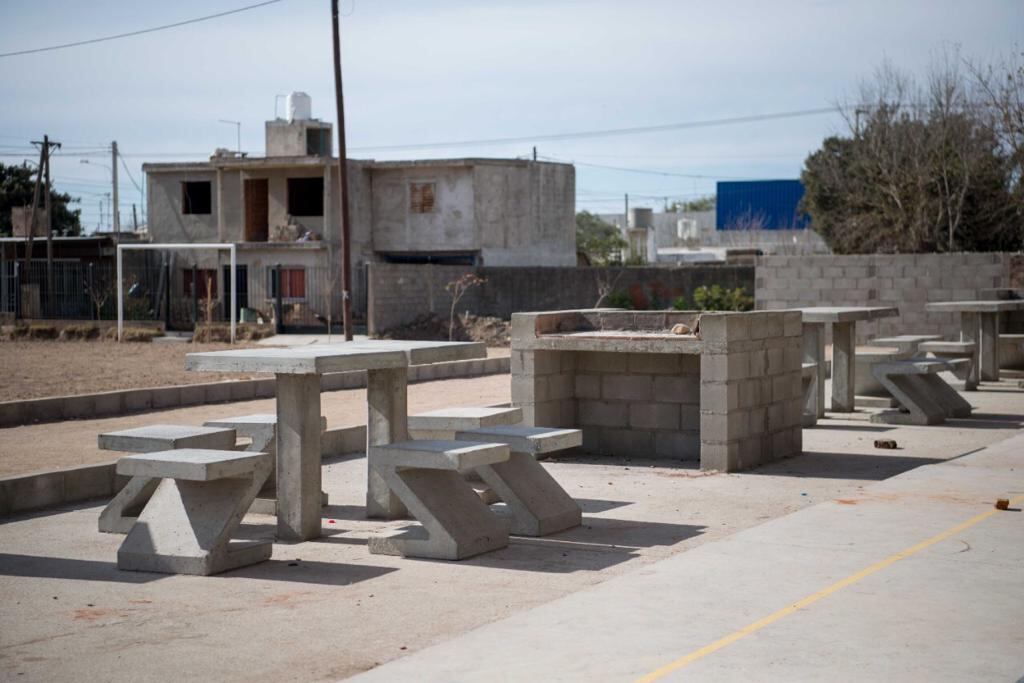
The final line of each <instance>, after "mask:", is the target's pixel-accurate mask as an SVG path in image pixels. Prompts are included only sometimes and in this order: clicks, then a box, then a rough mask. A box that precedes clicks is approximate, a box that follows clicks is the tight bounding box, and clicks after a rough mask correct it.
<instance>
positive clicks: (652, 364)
mask: <svg viewBox="0 0 1024 683" xmlns="http://www.w3.org/2000/svg"><path fill="white" fill-rule="evenodd" d="M627 356H628V361H627V369H628V372H633V373H641V374H648V375H675V374H678V373H679V361H680V358H681V356H679V355H678V354H671V353H630V354H627Z"/></svg>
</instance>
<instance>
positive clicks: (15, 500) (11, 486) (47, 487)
mask: <svg viewBox="0 0 1024 683" xmlns="http://www.w3.org/2000/svg"><path fill="white" fill-rule="evenodd" d="M4 481H5V484H4V488H5V489H7V492H6V494H5V496H4V497H5V498H7V500H8V501H9V503H8V504H7V505H5V507H8V508H9V511H10V512H23V511H27V510H38V509H40V508H45V507H53V506H55V505H60V504H62V503H63V502H64V473H63V472H61V471H59V470H58V471H54V472H42V473H39V474H29V475H25V476H22V477H9V478H7V479H6V480H4Z"/></svg>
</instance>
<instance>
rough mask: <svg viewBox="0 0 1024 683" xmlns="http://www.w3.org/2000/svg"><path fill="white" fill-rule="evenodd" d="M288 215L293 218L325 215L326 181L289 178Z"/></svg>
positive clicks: (321, 178) (321, 179)
mask: <svg viewBox="0 0 1024 683" xmlns="http://www.w3.org/2000/svg"><path fill="white" fill-rule="evenodd" d="M288 213H289V214H291V215H292V216H323V215H324V179H323V177H320V178H289V179H288Z"/></svg>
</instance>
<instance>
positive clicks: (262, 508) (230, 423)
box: [203, 413, 328, 515]
mask: <svg viewBox="0 0 1024 683" xmlns="http://www.w3.org/2000/svg"><path fill="white" fill-rule="evenodd" d="M203 424H204V425H206V426H207V427H227V428H230V429H234V430H235V431H236V432H237V433H238V436H241V437H243V438H247V439H249V440H250V441H249V445H248V446H247V447H246V449H245V450H247V451H255V452H257V453H269V454H270V460H271V467H270V476H269V477H267V482H266V483H265V484H264V485H263V490H262V491H260V492H259V494H258V495H257V496H256V500H255V501H253V504H252V509H251V510H250V512H255V513H257V514H261V515H276V514H277V415H275V414H274V413H254V414H252V415H238V416H236V417H225V418H221V419H218V420H207V421H206V422H204V423H203ZM326 429H327V418H326V417H323V416H322V415H321V416H320V431H321V432H323V431H325V430H326ZM320 497H321V502H322V504H323V505H327V501H328V499H327V493H325V492H323V491H321V492H320Z"/></svg>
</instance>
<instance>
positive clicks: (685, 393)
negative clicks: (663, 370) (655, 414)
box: [654, 375, 700, 403]
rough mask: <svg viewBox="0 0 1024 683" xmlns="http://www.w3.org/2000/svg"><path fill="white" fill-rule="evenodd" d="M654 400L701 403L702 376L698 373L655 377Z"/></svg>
mask: <svg viewBox="0 0 1024 683" xmlns="http://www.w3.org/2000/svg"><path fill="white" fill-rule="evenodd" d="M654 400H656V401H666V402H674V403H699V402H700V378H699V377H698V376H696V375H684V376H681V377H655V378H654Z"/></svg>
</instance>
